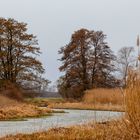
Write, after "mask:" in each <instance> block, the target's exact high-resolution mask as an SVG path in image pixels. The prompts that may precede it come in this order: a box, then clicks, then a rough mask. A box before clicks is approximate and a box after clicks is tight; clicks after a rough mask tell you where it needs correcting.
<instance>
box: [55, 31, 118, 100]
mask: <svg viewBox="0 0 140 140" xmlns="http://www.w3.org/2000/svg"><path fill="white" fill-rule="evenodd" d="M105 39H106V35H105V34H104V33H103V32H102V31H89V30H87V29H80V30H78V31H76V32H75V33H74V34H73V35H72V37H71V40H70V42H69V43H68V44H67V45H66V46H64V47H62V48H61V49H60V51H59V53H60V54H61V55H62V57H61V59H60V61H62V66H61V67H60V71H62V72H64V73H65V75H64V76H63V77H61V78H60V79H59V81H58V88H59V91H60V93H61V94H62V96H64V97H66V98H80V97H82V96H83V93H84V92H83V91H85V90H87V89H90V88H93V87H114V86H115V83H116V79H115V77H114V76H113V74H112V72H114V70H115V67H114V64H113V61H114V60H115V55H114V54H113V52H112V51H111V49H110V47H109V46H108V44H107V42H105Z"/></svg>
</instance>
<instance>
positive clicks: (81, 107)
mask: <svg viewBox="0 0 140 140" xmlns="http://www.w3.org/2000/svg"><path fill="white" fill-rule="evenodd" d="M48 107H49V108H52V109H78V110H98V111H117V112H124V107H123V106H122V105H112V104H91V103H90V104H87V103H83V102H77V103H76V102H74V103H53V104H50V105H49V106H48Z"/></svg>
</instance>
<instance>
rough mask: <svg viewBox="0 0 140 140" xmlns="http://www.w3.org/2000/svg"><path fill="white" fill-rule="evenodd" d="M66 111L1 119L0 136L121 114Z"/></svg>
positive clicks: (105, 118)
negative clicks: (12, 119)
mask: <svg viewBox="0 0 140 140" xmlns="http://www.w3.org/2000/svg"><path fill="white" fill-rule="evenodd" d="M64 111H65V112H67V113H54V114H53V116H49V117H45V118H34V119H28V120H27V121H1V122H0V137H2V136H5V135H8V134H17V133H33V132H37V131H43V130H48V129H50V128H53V127H62V126H71V125H76V124H83V123H87V122H90V121H97V122H99V121H107V120H111V119H116V118H119V117H121V116H122V113H120V112H109V111H91V110H67V109H66V110H64Z"/></svg>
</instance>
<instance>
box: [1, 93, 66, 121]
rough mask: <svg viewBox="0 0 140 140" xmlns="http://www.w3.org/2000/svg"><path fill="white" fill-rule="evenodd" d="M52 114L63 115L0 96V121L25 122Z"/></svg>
mask: <svg viewBox="0 0 140 140" xmlns="http://www.w3.org/2000/svg"><path fill="white" fill-rule="evenodd" d="M52 113H64V111H53V110H51V109H49V108H41V107H38V106H36V105H33V104H30V103H26V102H18V101H17V100H13V99H10V98H8V97H5V96H2V95H0V121H10V120H15V121H16V120H25V119H26V118H33V117H36V118H37V117H43V116H50V115H52Z"/></svg>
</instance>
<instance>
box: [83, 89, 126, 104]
mask: <svg viewBox="0 0 140 140" xmlns="http://www.w3.org/2000/svg"><path fill="white" fill-rule="evenodd" d="M83 101H84V102H85V103H93V104H97V103H100V104H113V105H116V104H117V105H122V104H123V101H124V100H123V94H122V90H121V89H119V88H116V89H104V88H100V89H93V90H88V91H86V92H85V95H84V97H83Z"/></svg>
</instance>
